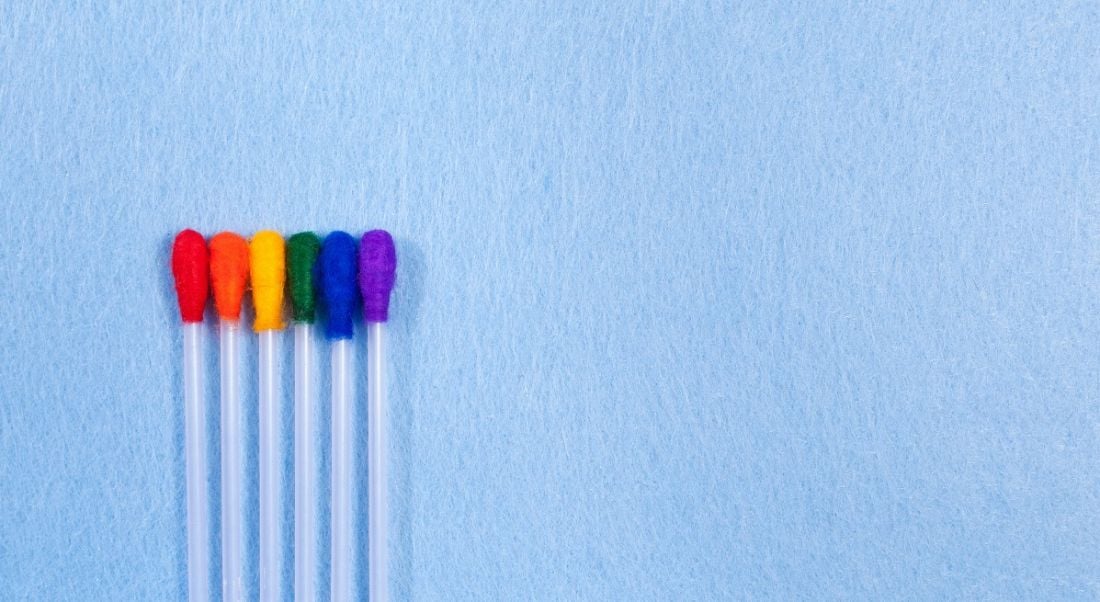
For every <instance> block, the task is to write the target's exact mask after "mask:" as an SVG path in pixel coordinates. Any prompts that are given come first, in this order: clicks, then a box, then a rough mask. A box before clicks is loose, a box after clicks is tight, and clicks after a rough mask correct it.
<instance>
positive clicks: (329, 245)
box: [317, 232, 359, 339]
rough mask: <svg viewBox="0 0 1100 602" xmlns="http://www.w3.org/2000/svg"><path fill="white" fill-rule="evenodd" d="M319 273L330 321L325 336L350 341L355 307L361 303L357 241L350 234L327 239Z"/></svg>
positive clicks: (321, 291)
mask: <svg viewBox="0 0 1100 602" xmlns="http://www.w3.org/2000/svg"><path fill="white" fill-rule="evenodd" d="M317 269H318V274H317V284H318V289H319V292H320V297H321V302H322V303H324V307H325V313H326V315H327V317H328V320H327V321H326V322H325V336H327V337H328V338H330V339H350V338H351V336H352V333H353V329H352V319H353V317H354V315H355V304H356V302H358V301H359V289H358V286H357V284H358V283H357V282H356V275H357V274H356V273H357V267H356V256H355V239H354V238H352V236H351V235H350V234H348V233H347V232H333V233H332V234H329V235H328V236H326V237H325V240H324V242H322V243H321V253H320V255H318V257H317Z"/></svg>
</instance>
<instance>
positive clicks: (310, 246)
mask: <svg viewBox="0 0 1100 602" xmlns="http://www.w3.org/2000/svg"><path fill="white" fill-rule="evenodd" d="M320 250H321V239H319V238H317V235H316V234H314V233H312V232H299V233H297V234H295V235H294V236H291V237H290V238H288V239H287V241H286V278H287V294H289V295H290V306H291V308H292V309H293V312H294V321H295V322H304V323H306V324H312V323H313V319H314V316H315V313H316V312H315V307H316V293H315V291H314V282H313V280H314V278H313V271H314V266H315V265H316V263H317V254H318V253H319V252H320Z"/></svg>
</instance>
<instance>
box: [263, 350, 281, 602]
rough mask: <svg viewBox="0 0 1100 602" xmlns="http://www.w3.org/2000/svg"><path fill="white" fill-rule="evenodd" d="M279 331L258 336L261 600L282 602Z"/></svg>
mask: <svg viewBox="0 0 1100 602" xmlns="http://www.w3.org/2000/svg"><path fill="white" fill-rule="evenodd" d="M278 337H279V331H277V330H264V331H262V332H260V333H259V338H260V344H259V350H260V358H259V362H258V365H259V370H260V374H259V377H260V397H259V412H260V433H259V438H260V600H261V601H263V602H275V601H278V600H282V597H283V593H282V567H281V566H280V555H281V553H282V550H283V538H282V532H281V530H280V524H281V522H282V521H281V519H282V504H281V503H280V501H281V500H282V457H283V454H282V441H281V440H280V436H279V433H280V420H279V409H280V408H279V405H280V404H279V400H280V399H281V397H282V396H281V395H280V386H279V383H280V382H281V381H280V379H279V365H280V364H279V358H278V347H279V338H278Z"/></svg>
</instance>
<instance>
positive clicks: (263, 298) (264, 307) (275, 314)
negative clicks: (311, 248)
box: [249, 230, 286, 332]
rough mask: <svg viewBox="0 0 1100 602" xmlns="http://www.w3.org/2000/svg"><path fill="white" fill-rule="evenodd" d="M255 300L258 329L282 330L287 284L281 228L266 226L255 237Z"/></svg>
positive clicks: (255, 324) (253, 251)
mask: <svg viewBox="0 0 1100 602" xmlns="http://www.w3.org/2000/svg"><path fill="white" fill-rule="evenodd" d="M249 250H250V251H251V273H252V304H253V306H254V307H255V308H256V321H255V322H254V323H253V325H252V328H253V330H255V331H256V332H263V331H265V330H282V329H283V327H284V326H285V325H284V324H283V289H284V287H285V286H286V244H285V243H284V242H283V237H282V236H280V235H279V233H278V232H273V231H271V230H263V231H261V232H257V233H256V234H255V236H253V237H252V243H251V244H250V245H249Z"/></svg>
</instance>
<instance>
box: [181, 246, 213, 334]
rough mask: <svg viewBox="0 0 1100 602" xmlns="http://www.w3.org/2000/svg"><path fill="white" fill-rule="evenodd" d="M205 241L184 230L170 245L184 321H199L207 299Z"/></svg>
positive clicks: (207, 260) (207, 259)
mask: <svg viewBox="0 0 1100 602" xmlns="http://www.w3.org/2000/svg"><path fill="white" fill-rule="evenodd" d="M208 262H209V258H208V256H207V253H206V240H205V239H203V237H202V234H199V233H198V232H195V231H194V230H184V231H183V232H180V233H179V234H178V235H176V240H175V242H173V243H172V276H173V277H174V278H175V280H176V298H177V299H178V300H179V306H180V317H181V318H183V321H184V322H202V312H203V310H204V309H205V308H206V298H207V296H209V287H208V281H207V279H208V278H209V276H208V275H207V263H208Z"/></svg>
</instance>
